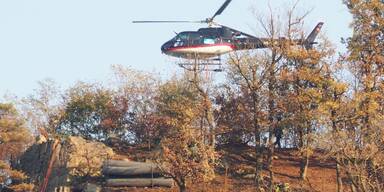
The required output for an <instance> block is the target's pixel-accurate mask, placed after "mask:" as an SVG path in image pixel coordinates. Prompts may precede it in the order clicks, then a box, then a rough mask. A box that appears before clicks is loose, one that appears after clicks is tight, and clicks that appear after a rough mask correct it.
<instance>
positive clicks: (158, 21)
mask: <svg viewBox="0 0 384 192" xmlns="http://www.w3.org/2000/svg"><path fill="white" fill-rule="evenodd" d="M203 22H204V21H132V23H203Z"/></svg>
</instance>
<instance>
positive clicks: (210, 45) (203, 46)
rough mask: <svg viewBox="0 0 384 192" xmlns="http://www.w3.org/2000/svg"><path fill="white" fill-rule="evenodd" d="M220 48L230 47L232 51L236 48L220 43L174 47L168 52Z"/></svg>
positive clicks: (229, 44)
mask: <svg viewBox="0 0 384 192" xmlns="http://www.w3.org/2000/svg"><path fill="white" fill-rule="evenodd" d="M219 46H228V47H230V48H231V49H235V46H234V45H233V44H231V43H220V44H209V45H207V44H203V45H191V46H182V47H173V48H169V49H168V50H167V51H177V50H181V49H190V48H205V47H219Z"/></svg>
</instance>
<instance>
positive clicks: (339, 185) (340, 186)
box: [336, 157, 343, 192]
mask: <svg viewBox="0 0 384 192" xmlns="http://www.w3.org/2000/svg"><path fill="white" fill-rule="evenodd" d="M339 162H340V158H339V157H337V160H336V181H337V192H342V191H343V180H342V176H341V169H340V163H339Z"/></svg>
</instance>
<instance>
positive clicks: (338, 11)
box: [0, 0, 351, 96]
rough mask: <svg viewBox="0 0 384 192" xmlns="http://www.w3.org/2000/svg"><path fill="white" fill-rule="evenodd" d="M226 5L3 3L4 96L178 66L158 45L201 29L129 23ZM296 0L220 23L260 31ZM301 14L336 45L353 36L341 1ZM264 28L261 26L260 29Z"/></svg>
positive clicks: (0, 87)
mask: <svg viewBox="0 0 384 192" xmlns="http://www.w3.org/2000/svg"><path fill="white" fill-rule="evenodd" d="M223 2H224V0H194V1H190V0H188V1H187V0H161V1H155V0H138V1H129V0H108V1H107V0H65V1H64V0H0V26H1V29H0V70H1V73H0V96H1V95H4V94H5V93H11V94H16V95H18V96H25V95H27V94H30V93H32V92H33V89H35V88H36V87H37V81H39V80H43V79H46V78H52V79H54V80H55V81H56V82H58V83H59V84H60V85H62V86H63V87H68V86H70V85H72V84H73V83H74V82H76V81H79V80H82V81H106V80H107V79H108V77H109V75H110V65H111V64H122V65H125V66H131V67H132V68H134V69H138V70H143V71H150V72H157V73H160V74H161V75H162V76H167V75H171V74H173V73H175V72H176V71H177V70H178V69H177V66H176V65H175V64H174V60H173V59H172V58H170V57H168V56H165V55H162V54H161V51H160V46H161V45H162V44H163V43H164V42H165V41H167V40H169V39H170V38H172V37H173V36H174V32H180V31H184V30H197V29H198V28H199V27H204V25H200V24H197V25H196V24H152V25H146V24H132V23H131V21H133V20H151V19H153V20H159V19H165V20H170V19H182V20H185V19H187V20H189V19H190V20H201V19H205V18H207V17H210V16H212V14H214V13H215V12H216V10H217V9H218V8H219V7H220V6H221V4H222V3H223ZM293 2H294V1H293V0H280V1H276V0H233V1H232V3H231V4H230V5H229V6H228V8H227V9H226V10H225V11H224V13H223V14H222V15H221V16H218V17H217V19H216V20H217V21H218V22H219V23H222V24H224V25H227V26H231V27H233V28H237V29H239V30H242V31H244V32H247V33H251V34H258V33H260V31H258V29H257V27H256V23H257V22H256V21H255V20H256V19H255V16H254V12H256V14H257V15H263V14H266V13H268V10H269V8H268V4H269V5H270V7H272V8H273V9H274V10H275V11H276V12H279V10H283V9H284V7H286V6H287V5H292V3H293ZM299 5H300V6H299V7H300V10H299V13H300V12H304V11H305V10H311V9H313V11H312V12H311V14H310V15H309V16H308V17H307V18H306V20H305V27H306V29H307V30H308V31H310V30H311V29H312V28H313V27H314V26H315V25H316V23H317V22H319V21H324V22H325V25H324V30H323V32H324V33H325V34H326V35H327V36H328V37H329V38H330V39H331V40H332V41H333V42H334V43H335V44H336V45H337V46H338V48H339V50H340V51H342V50H343V48H342V45H341V44H340V43H339V42H340V39H341V38H342V37H348V36H350V33H351V30H350V28H349V24H350V22H351V16H350V14H349V13H348V11H347V10H346V8H345V6H344V5H343V4H342V0H301V3H300V4H299ZM260 30H261V29H260Z"/></svg>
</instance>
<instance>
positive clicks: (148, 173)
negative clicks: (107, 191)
mask: <svg viewBox="0 0 384 192" xmlns="http://www.w3.org/2000/svg"><path fill="white" fill-rule="evenodd" d="M102 172H103V175H104V176H105V177H107V179H106V186H107V187H172V186H173V180H172V179H170V178H165V177H164V176H163V174H162V173H161V170H160V169H159V167H158V166H157V165H156V164H154V163H143V162H134V161H119V160H109V161H105V162H104V165H103V171H102Z"/></svg>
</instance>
